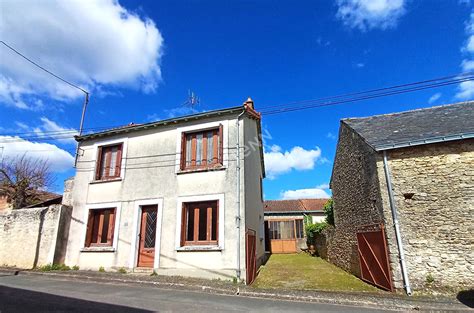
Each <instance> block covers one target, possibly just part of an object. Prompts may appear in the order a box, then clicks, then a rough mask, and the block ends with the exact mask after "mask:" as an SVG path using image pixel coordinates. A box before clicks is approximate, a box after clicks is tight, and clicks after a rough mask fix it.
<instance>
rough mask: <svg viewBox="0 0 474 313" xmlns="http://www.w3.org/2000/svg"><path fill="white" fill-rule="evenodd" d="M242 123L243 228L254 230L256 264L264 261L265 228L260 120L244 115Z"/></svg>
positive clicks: (258, 264)
mask: <svg viewBox="0 0 474 313" xmlns="http://www.w3.org/2000/svg"><path fill="white" fill-rule="evenodd" d="M243 124H244V143H245V147H244V150H243V151H244V173H242V174H243V176H244V177H243V179H244V187H245V203H244V207H245V219H244V221H245V229H246V230H247V229H251V230H254V231H255V232H256V244H257V245H256V256H257V266H260V265H261V264H262V263H263V261H264V256H265V229H264V216H263V186H262V184H263V183H262V180H263V175H264V169H262V159H261V157H260V143H261V141H260V139H259V136H260V134H259V132H258V127H259V124H260V121H258V120H255V119H251V118H249V117H245V118H244V119H243Z"/></svg>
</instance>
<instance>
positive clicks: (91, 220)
mask: <svg viewBox="0 0 474 313" xmlns="http://www.w3.org/2000/svg"><path fill="white" fill-rule="evenodd" d="M105 211H112V212H111V213H109V225H108V226H107V230H108V233H107V242H105V243H102V242H92V241H93V238H92V237H93V234H94V228H95V227H94V226H95V222H96V215H99V223H103V217H101V216H100V214H101V213H102V212H105ZM111 214H113V216H112V218H110V215H111ZM116 219H117V208H116V207H104V208H97V209H89V210H88V218H87V225H86V239H85V242H84V247H85V248H94V247H113V246H114V239H115V231H116V230H115V224H116ZM103 227H104V225H103V224H102V225H101V224H99V225H98V230H97V238H96V240H95V241H98V239H99V237H101V235H102V232H101V230H103Z"/></svg>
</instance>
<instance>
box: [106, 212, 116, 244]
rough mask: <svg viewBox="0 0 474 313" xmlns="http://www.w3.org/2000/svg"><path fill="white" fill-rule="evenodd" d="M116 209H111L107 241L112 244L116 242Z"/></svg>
mask: <svg viewBox="0 0 474 313" xmlns="http://www.w3.org/2000/svg"><path fill="white" fill-rule="evenodd" d="M115 210H116V209H112V210H110V215H109V232H108V233H107V243H108V244H109V245H112V244H113V242H114V228H115Z"/></svg>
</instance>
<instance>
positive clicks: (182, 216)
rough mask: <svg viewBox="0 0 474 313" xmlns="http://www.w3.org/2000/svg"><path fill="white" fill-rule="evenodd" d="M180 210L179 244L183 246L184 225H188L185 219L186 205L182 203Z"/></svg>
mask: <svg viewBox="0 0 474 313" xmlns="http://www.w3.org/2000/svg"><path fill="white" fill-rule="evenodd" d="M181 210H182V211H181V212H182V213H181V246H184V243H185V241H186V227H188V225H187V221H186V205H185V204H184V203H183V206H182V208H181Z"/></svg>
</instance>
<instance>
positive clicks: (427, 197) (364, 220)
mask: <svg viewBox="0 0 474 313" xmlns="http://www.w3.org/2000/svg"><path fill="white" fill-rule="evenodd" d="M330 187H331V189H332V193H333V199H334V203H335V206H334V215H335V226H336V227H335V231H334V233H333V234H331V236H330V237H331V243H330V244H329V247H328V258H329V260H330V261H331V262H333V263H335V264H336V265H338V266H340V267H342V268H343V269H345V270H347V271H350V272H352V273H354V274H355V275H357V276H359V277H362V278H363V279H365V280H368V281H371V282H372V283H375V284H376V285H380V284H382V283H381V279H382V280H385V282H386V283H388V285H386V286H385V288H386V289H390V287H391V286H393V287H395V288H402V287H405V288H406V291H407V293H411V290H412V289H417V288H422V287H423V286H425V285H426V284H427V283H432V284H437V285H440V286H462V285H466V284H467V285H469V284H470V285H472V282H473V281H474V102H472V101H471V102H462V103H456V104H451V105H445V106H439V107H432V108H426V109H419V110H413V111H407V112H401V113H394V114H387V115H378V116H371V117H367V118H349V119H343V120H342V121H341V124H340V130H339V140H338V144H337V151H336V157H335V162H334V167H333V173H332V177H331V183H330ZM379 235H380V236H379ZM377 238H378V239H377ZM364 240H365V242H364ZM366 244H367V246H364V245H366ZM374 247H375V248H374ZM375 256H376V257H375ZM377 262H378V264H376V263H377ZM374 264H375V265H374ZM385 265H386V266H385ZM384 268H385V269H386V270H384ZM371 276H372V277H371ZM380 277H381V278H380ZM387 286H388V287H389V288H387Z"/></svg>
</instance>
